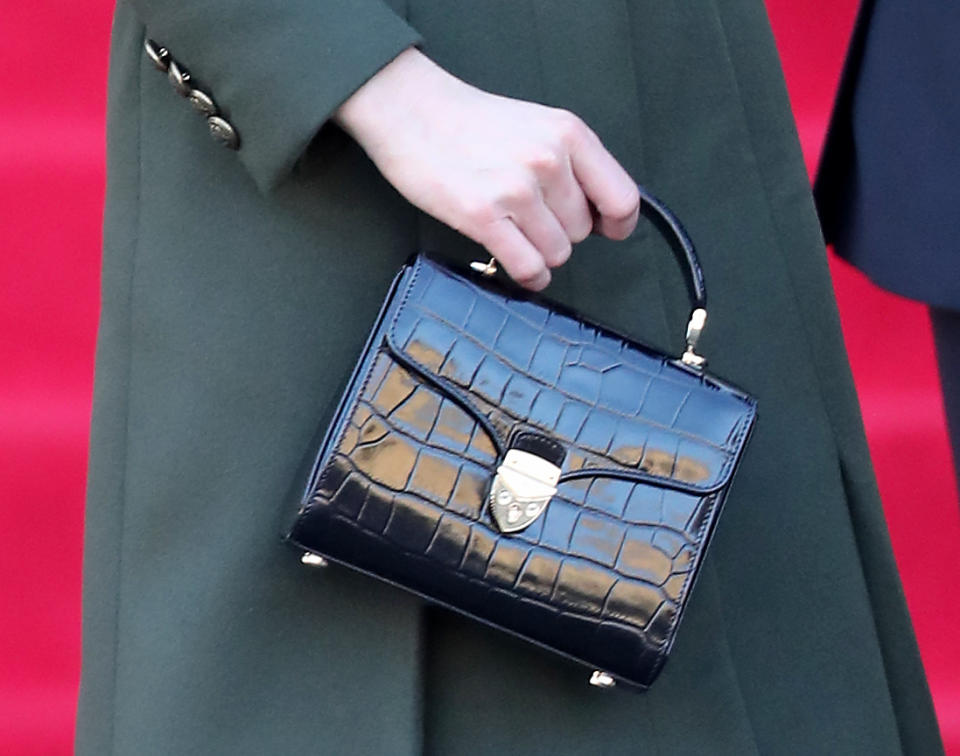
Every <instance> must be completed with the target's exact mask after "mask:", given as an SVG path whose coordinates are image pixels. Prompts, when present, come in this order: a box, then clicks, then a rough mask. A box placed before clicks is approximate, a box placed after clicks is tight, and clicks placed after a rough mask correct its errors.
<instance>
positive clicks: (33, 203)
mask: <svg viewBox="0 0 960 756" xmlns="http://www.w3.org/2000/svg"><path fill="white" fill-rule="evenodd" d="M111 7H112V5H111V3H109V2H107V1H106V0H95V1H93V2H85V3H76V2H69V1H68V0H41V2H36V3H6V4H5V7H4V11H3V15H4V20H3V24H2V25H0V65H2V70H3V71H4V72H5V74H6V76H5V77H4V80H5V83H4V96H3V97H2V98H0V249H2V255H0V515H2V523H3V525H2V528H0V576H2V578H0V580H2V582H0V586H2V587H0V611H2V615H0V752H2V753H4V754H17V755H19V754H24V755H26V754H66V753H69V752H70V747H71V740H72V732H73V718H74V706H75V700H76V692H77V682H78V678H79V663H80V659H79V650H80V565H81V561H80V560H81V533H82V510H83V490H84V477H85V468H86V455H87V433H88V424H89V417H90V398H91V394H92V380H93V355H94V343H95V342H94V339H95V328H96V319H97V311H98V268H99V244H100V223H101V209H102V202H103V182H104V165H103V160H104V137H103V114H104V110H105V87H106V70H107V51H108V36H109V30H110V13H111ZM768 7H769V9H770V12H771V16H772V20H773V24H774V29H775V33H776V36H777V42H778V45H779V47H780V50H781V53H782V56H783V62H784V68H785V71H786V75H787V81H788V86H789V89H790V95H791V99H792V102H793V107H794V112H795V113H796V115H797V120H798V124H799V128H800V134H801V139H802V142H803V146H804V152H805V154H806V156H807V162H808V165H809V166H810V168H811V170H812V168H813V165H814V162H815V158H816V155H817V154H818V152H819V150H820V146H821V143H822V139H823V132H824V129H825V126H826V121H827V117H828V114H829V108H830V104H831V100H832V97H833V91H834V88H835V86H836V82H837V78H838V76H839V71H840V66H841V63H842V59H843V51H844V47H845V45H846V40H847V37H848V35H849V32H850V28H851V25H852V23H853V18H854V14H855V0H833V2H831V3H823V2H821V1H820V0H768ZM831 265H832V267H833V273H834V280H835V285H836V289H837V295H838V298H839V301H840V308H841V314H842V318H843V325H844V333H845V336H846V339H847V346H848V348H849V350H850V357H851V361H852V364H853V368H854V374H855V377H856V380H857V387H858V390H859V392H860V398H861V401H862V404H863V409H864V417H865V420H866V424H867V433H868V436H869V440H870V446H871V451H872V453H873V457H874V462H875V464H876V466H877V474H878V478H879V481H880V487H881V490H882V493H883V497H884V508H885V512H886V515H887V519H888V522H889V523H890V529H891V534H892V538H893V545H894V550H895V553H896V557H897V562H898V564H899V566H900V570H901V574H902V576H903V581H904V586H905V589H906V593H907V600H908V603H909V606H910V612H911V614H912V616H913V620H914V623H915V626H916V631H917V636H918V638H919V641H920V648H921V652H922V654H923V659H924V663H925V665H926V669H927V673H928V676H929V679H930V685H931V688H932V690H933V694H934V699H935V703H936V706H937V712H938V715H939V717H940V722H941V727H942V729H943V733H944V738H945V739H946V741H947V744H948V750H949V751H950V753H952V754H960V643H958V642H957V641H958V640H960V602H957V600H956V597H955V595H953V594H952V590H951V589H953V588H954V586H956V585H958V583H960V580H958V579H960V560H958V559H957V558H956V555H957V554H958V553H960V507H958V502H957V492H956V489H955V486H954V483H953V478H952V476H951V475H950V473H949V469H950V468H949V465H950V451H949V446H948V442H947V437H946V431H945V428H944V421H943V407H942V402H941V399H940V396H939V391H938V382H937V372H936V363H935V360H934V356H933V344H932V338H931V335H930V326H929V322H928V320H927V317H926V313H925V309H924V308H923V307H922V306H921V305H917V304H914V303H911V302H907V301H905V300H903V299H900V298H897V297H894V296H892V295H889V294H885V293H883V292H881V291H879V290H878V289H876V288H875V287H873V286H871V285H870V284H869V283H868V282H866V281H865V280H864V279H863V278H862V277H861V276H860V275H859V274H857V273H856V272H854V271H852V270H850V269H849V268H847V267H846V266H845V265H843V264H841V263H838V262H836V261H833V262H832V263H831ZM944 594H946V600H943V597H944Z"/></svg>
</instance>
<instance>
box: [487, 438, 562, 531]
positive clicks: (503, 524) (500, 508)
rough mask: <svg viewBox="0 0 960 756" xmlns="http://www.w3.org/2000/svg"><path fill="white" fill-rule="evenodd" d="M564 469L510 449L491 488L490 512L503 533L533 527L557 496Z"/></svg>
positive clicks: (520, 451) (540, 458) (498, 469)
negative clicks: (554, 496)
mask: <svg viewBox="0 0 960 756" xmlns="http://www.w3.org/2000/svg"><path fill="white" fill-rule="evenodd" d="M559 479H560V468H559V467H557V466H556V465H555V464H553V463H552V462H549V461H547V460H545V459H544V458H543V457H538V456H537V455H536V454H532V453H531V452H528V451H523V450H522V449H508V450H507V453H506V456H504V458H503V464H501V465H500V466H499V467H498V468H497V474H496V477H494V479H493V485H492V486H491V487H490V512H491V514H492V515H493V519H494V522H496V523H497V527H498V528H500V531H501V532H503V533H516V532H517V531H520V530H523V529H524V528H526V527H528V526H529V525H530V524H531V523H533V522H534V521H535V520H536V519H537V518H538V517H539V516H540V515H542V514H543V511H544V510H545V509H546V508H547V504H548V503H549V502H550V499H551V498H553V495H554V494H555V493H556V492H557V482H558V481H559Z"/></svg>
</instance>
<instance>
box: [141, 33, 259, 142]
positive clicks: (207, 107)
mask: <svg viewBox="0 0 960 756" xmlns="http://www.w3.org/2000/svg"><path fill="white" fill-rule="evenodd" d="M143 49H144V50H145V51H146V53H147V57H148V58H150V61H151V62H152V63H153V65H154V67H155V68H156V69H157V70H158V71H162V72H163V73H165V74H166V75H167V78H168V79H169V80H170V84H171V85H172V86H173V88H174V90H176V92H177V94H179V95H180V96H181V97H185V98H186V99H187V100H189V101H190V104H191V105H192V106H193V108H194V110H196V111H197V113H199V114H200V115H202V116H203V117H204V118H206V120H207V128H208V129H209V130H210V136H211V137H213V138H214V140H216V141H217V142H219V143H220V144H222V145H223V146H224V147H227V148H229V149H231V150H236V149H238V148H239V147H240V137H239V135H238V134H237V130H236V129H235V128H234V127H233V124H231V123H230V122H229V121H228V120H227V119H226V118H224V117H223V114H222V113H221V112H220V110H219V108H218V107H217V104H216V102H214V100H213V97H211V96H210V95H209V94H207V93H206V92H204V91H203V90H200V89H197V88H196V87H195V86H193V83H192V81H193V80H192V78H191V76H190V72H189V71H188V70H187V69H186V68H184V67H183V66H182V65H180V64H179V63H177V61H176V60H174V59H173V56H172V55H170V51H169V50H168V49H167V48H166V47H163V46H162V45H158V44H157V43H156V42H154V41H153V40H152V39H146V40H144V43H143Z"/></svg>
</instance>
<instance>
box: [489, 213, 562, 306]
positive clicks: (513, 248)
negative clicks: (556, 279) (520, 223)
mask: <svg viewBox="0 0 960 756" xmlns="http://www.w3.org/2000/svg"><path fill="white" fill-rule="evenodd" d="M478 241H480V243H481V244H483V246H485V247H486V248H487V251H488V252H490V254H491V255H493V256H494V257H495V258H497V260H499V262H500V264H501V265H503V268H504V270H506V271H507V274H508V275H509V276H510V277H511V278H512V279H513V280H514V281H516V282H517V283H518V284H520V285H521V286H523V287H525V288H527V289H532V290H533V291H540V290H541V289H544V288H546V286H547V284H549V283H550V270H549V269H548V268H547V265H546V263H545V262H544V259H543V256H542V255H541V254H540V252H539V251H538V250H537V248H536V247H534V246H533V244H532V243H531V242H530V240H529V239H528V238H527V237H526V236H525V235H524V234H523V232H521V231H520V229H519V228H517V226H516V224H515V223H514V222H513V221H512V220H511V219H510V218H506V217H505V218H501V219H499V220H496V221H493V222H492V223H490V224H489V225H488V226H487V227H486V229H485V231H484V234H483V238H481V239H479V240H478Z"/></svg>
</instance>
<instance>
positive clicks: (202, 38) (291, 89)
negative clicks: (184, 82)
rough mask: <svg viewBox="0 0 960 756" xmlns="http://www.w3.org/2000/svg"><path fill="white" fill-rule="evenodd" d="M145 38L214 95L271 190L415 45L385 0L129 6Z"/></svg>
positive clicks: (136, 0)
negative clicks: (352, 99) (329, 124)
mask: <svg viewBox="0 0 960 756" xmlns="http://www.w3.org/2000/svg"><path fill="white" fill-rule="evenodd" d="M132 4H133V6H134V7H135V8H136V9H137V11H138V13H139V15H140V18H141V20H142V21H143V23H144V25H145V27H146V36H147V38H148V39H152V40H154V41H155V42H156V43H157V44H158V45H162V46H164V47H166V48H167V50H168V51H169V53H170V56H171V57H172V58H173V59H174V60H175V61H176V62H177V63H178V65H181V66H183V67H184V68H186V69H187V70H188V71H189V72H190V74H191V77H192V81H193V82H195V83H196V85H197V86H198V87H199V88H202V89H203V90H204V91H205V92H207V93H209V94H210V95H212V96H213V98H214V100H215V101H216V104H217V106H218V108H219V109H220V111H222V114H223V116H224V117H225V118H227V119H228V120H229V122H230V123H231V125H232V126H233V127H234V129H235V130H236V132H237V134H238V135H239V138H240V143H239V153H238V154H239V158H240V160H241V161H242V162H243V164H244V165H245V166H246V168H247V170H248V171H249V172H250V174H251V175H252V177H253V180H254V181H255V183H256V185H257V186H258V188H259V189H260V190H261V191H263V192H268V191H270V190H271V189H272V188H273V187H275V186H276V185H277V184H278V183H279V182H280V181H281V180H282V179H283V178H284V177H285V176H286V175H287V174H288V173H289V172H290V170H291V169H292V167H293V165H294V164H295V163H296V161H297V159H298V158H299V156H300V155H301V154H302V153H303V151H304V150H305V149H306V147H307V145H308V144H309V143H310V141H311V140H312V139H313V137H314V136H315V135H316V133H317V132H318V131H319V129H320V127H321V126H323V124H324V123H325V122H326V121H327V120H328V119H329V118H330V117H331V116H332V114H333V112H334V111H335V110H336V109H337V107H338V106H339V105H340V104H341V103H342V102H343V101H344V100H346V99H347V98H348V97H349V96H350V95H351V94H352V93H353V92H354V91H355V90H356V89H358V88H359V87H360V86H361V85H362V84H363V83H364V82H366V81H367V80H368V79H369V78H370V77H371V76H373V75H374V74H375V73H376V72H377V71H379V70H380V69H381V68H382V67H383V66H385V65H386V64H387V63H389V62H390V61H391V60H393V58H395V57H396V56H397V55H398V54H399V53H400V52H402V51H403V50H404V49H406V48H407V47H410V46H411V45H418V44H420V43H421V41H422V40H421V37H420V35H419V34H418V33H417V31H416V30H415V29H414V28H412V27H411V26H410V25H409V24H407V22H406V21H405V20H404V19H403V18H402V17H401V16H400V15H399V14H398V13H397V12H396V11H394V10H393V8H392V7H391V6H390V5H389V4H388V2H386V0H283V2H276V1H275V0H189V1H188V2H184V1H183V0H132Z"/></svg>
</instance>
